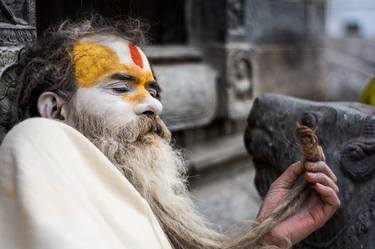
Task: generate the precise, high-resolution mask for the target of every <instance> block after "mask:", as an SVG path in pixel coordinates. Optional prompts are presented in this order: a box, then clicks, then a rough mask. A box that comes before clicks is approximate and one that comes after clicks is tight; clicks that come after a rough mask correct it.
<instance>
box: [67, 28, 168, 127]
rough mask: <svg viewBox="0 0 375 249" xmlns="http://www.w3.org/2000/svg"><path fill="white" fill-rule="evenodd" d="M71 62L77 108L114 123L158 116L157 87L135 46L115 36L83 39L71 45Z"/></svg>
mask: <svg viewBox="0 0 375 249" xmlns="http://www.w3.org/2000/svg"><path fill="white" fill-rule="evenodd" d="M73 60H74V66H75V77H76V82H77V84H78V90H77V93H76V98H75V105H76V107H77V108H78V109H81V110H85V111H86V112H88V114H90V115H95V116H98V117H101V118H103V119H105V120H107V121H108V122H111V123H112V122H113V123H117V124H120V123H121V124H125V123H128V122H129V121H132V120H134V119H135V118H136V117H137V115H140V114H153V115H155V116H157V115H159V114H160V113H161V111H162V105H161V103H160V101H159V93H160V88H159V85H158V83H157V82H156V81H155V78H154V76H153V73H152V71H151V68H150V65H149V63H148V61H147V58H146V56H145V55H144V53H143V52H142V51H141V50H140V49H139V48H138V47H137V46H135V45H133V44H132V43H129V42H128V41H126V40H124V39H122V38H119V37H116V36H108V35H107V36H95V37H92V38H84V39H82V40H80V41H78V42H77V43H76V44H74V46H73Z"/></svg>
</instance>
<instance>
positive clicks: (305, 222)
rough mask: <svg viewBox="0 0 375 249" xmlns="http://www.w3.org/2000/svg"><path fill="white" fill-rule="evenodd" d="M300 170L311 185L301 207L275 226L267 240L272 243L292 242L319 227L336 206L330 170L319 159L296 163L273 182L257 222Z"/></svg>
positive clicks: (335, 186) (299, 173) (334, 181)
mask: <svg viewBox="0 0 375 249" xmlns="http://www.w3.org/2000/svg"><path fill="white" fill-rule="evenodd" d="M304 171H305V173H304V178H305V180H306V181H307V182H308V183H310V184H311V186H312V187H313V189H314V190H313V191H312V192H311V194H310V195H309V196H308V198H307V199H306V200H305V202H304V203H303V204H302V206H301V207H300V208H299V209H298V210H297V211H296V212H295V213H294V214H293V215H292V216H290V217H289V218H287V219H286V220H284V221H283V222H281V223H279V224H278V225H276V226H275V227H274V228H273V229H272V231H271V234H270V235H268V236H267V241H271V242H272V243H273V244H275V245H279V246H283V245H285V242H286V241H285V237H286V238H288V239H290V241H291V242H292V243H293V244H295V243H297V242H299V241H301V240H303V239H304V238H306V237H307V236H308V235H309V234H311V233H312V232H314V231H315V230H317V229H318V228H320V227H321V226H322V225H324V223H326V222H327V221H328V219H329V218H330V217H331V216H332V215H333V214H334V213H335V212H336V210H337V209H338V208H339V207H340V200H339V198H338V196H337V193H338V192H339V188H338V187H337V184H336V182H337V178H336V176H335V175H334V174H333V172H332V171H331V169H330V168H329V167H328V166H327V165H326V164H325V163H324V162H322V161H320V162H316V163H311V162H307V163H305V165H302V162H297V163H295V164H292V165H291V166H289V168H288V169H287V170H286V171H285V172H284V173H283V174H282V175H281V176H280V177H279V178H278V179H276V181H274V182H273V183H272V185H271V187H270V190H269V191H268V193H267V195H266V197H265V198H264V201H263V204H262V206H261V208H260V210H259V213H258V216H257V221H258V222H261V221H262V220H264V219H265V218H267V217H268V216H269V215H270V214H271V212H272V210H274V209H275V207H276V206H277V205H278V204H279V203H280V201H281V200H282V199H284V197H286V196H287V195H288V193H289V192H290V191H291V190H292V187H293V185H294V183H295V182H296V180H297V179H298V177H299V176H300V175H301V174H302V173H303V172H304Z"/></svg>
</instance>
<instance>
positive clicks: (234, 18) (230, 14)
mask: <svg viewBox="0 0 375 249" xmlns="http://www.w3.org/2000/svg"><path fill="white" fill-rule="evenodd" d="M244 2H245V0H228V1H227V24H228V33H229V35H231V36H237V35H245V28H244V22H245V20H244V18H245V11H244Z"/></svg>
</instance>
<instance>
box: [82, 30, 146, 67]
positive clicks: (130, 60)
mask: <svg viewBox="0 0 375 249" xmlns="http://www.w3.org/2000/svg"><path fill="white" fill-rule="evenodd" d="M80 42H92V43H97V44H99V45H103V46H105V47H107V48H109V49H110V50H112V51H113V52H114V53H115V54H116V55H117V56H118V59H119V61H120V63H121V64H135V65H137V66H138V67H140V68H141V69H142V70H145V71H150V70H151V68H150V65H149V63H148V60H147V57H146V55H145V54H144V53H143V51H142V50H141V49H140V48H139V47H137V46H136V45H134V44H133V43H131V42H129V41H127V40H125V39H123V38H121V37H118V36H114V35H98V36H93V37H90V38H84V39H82V40H81V41H80Z"/></svg>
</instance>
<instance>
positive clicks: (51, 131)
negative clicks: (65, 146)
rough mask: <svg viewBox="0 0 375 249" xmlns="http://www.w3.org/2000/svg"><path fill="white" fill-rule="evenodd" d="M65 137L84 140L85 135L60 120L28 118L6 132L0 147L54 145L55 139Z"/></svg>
mask: <svg viewBox="0 0 375 249" xmlns="http://www.w3.org/2000/svg"><path fill="white" fill-rule="evenodd" d="M67 137H75V138H79V139H83V140H85V137H84V136H83V135H81V133H79V132H78V131H76V130H75V129H74V128H72V127H70V126H68V125H66V124H64V123H62V122H59V121H55V120H52V119H46V118H30V119H26V120H24V121H22V122H20V123H19V124H17V125H15V126H14V127H13V128H12V129H11V130H10V131H9V132H8V134H7V135H6V136H5V138H4V141H3V143H2V147H3V146H4V145H9V144H12V145H13V146H15V147H19V146H21V145H26V144H28V145H36V144H38V145H39V146H40V145H41V144H45V145H46V146H54V144H56V142H57V140H61V139H62V140H64V139H66V138H67ZM13 146H12V147H13Z"/></svg>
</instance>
